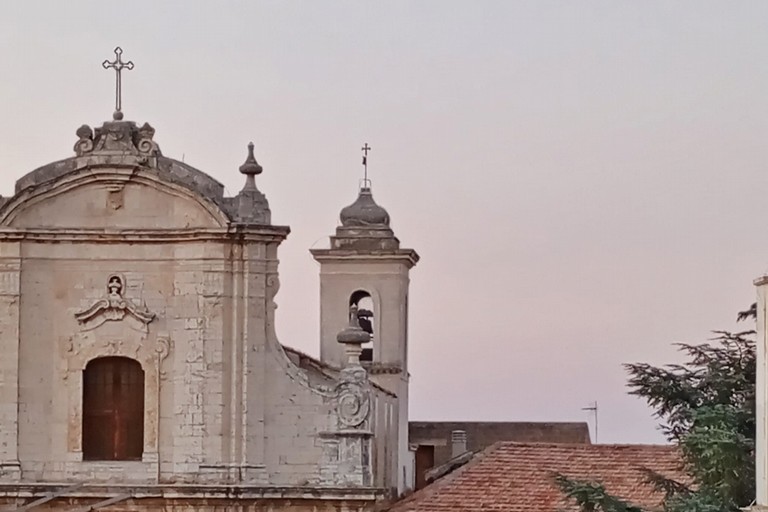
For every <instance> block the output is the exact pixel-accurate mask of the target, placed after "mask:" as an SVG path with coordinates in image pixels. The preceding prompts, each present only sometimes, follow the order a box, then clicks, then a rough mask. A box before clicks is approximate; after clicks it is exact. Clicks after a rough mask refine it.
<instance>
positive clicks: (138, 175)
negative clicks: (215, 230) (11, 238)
mask: <svg viewBox="0 0 768 512" xmlns="http://www.w3.org/2000/svg"><path fill="white" fill-rule="evenodd" d="M229 220H230V219H229V216H228V215H227V214H226V213H225V212H224V211H223V210H222V209H221V208H220V207H219V206H218V205H217V204H216V203H214V202H213V201H211V200H210V199H208V198H207V197H205V196H203V195H202V194H199V193H197V192H196V191H195V190H192V189H190V188H188V187H185V186H183V185H179V184H176V183H173V182H169V181H167V180H165V179H163V176H162V175H161V173H159V172H157V170H155V169H152V168H136V167H131V168H124V167H108V166H107V167H102V168H95V169H94V168H84V169H80V170H74V171H71V172H69V173H67V174H64V175H62V176H60V177H59V178H57V179H53V180H49V181H47V182H45V183H43V184H41V185H39V186H32V187H27V188H25V189H24V190H22V191H20V192H19V193H17V194H16V195H15V196H14V197H12V198H11V199H9V200H8V201H7V202H6V203H5V204H4V205H3V207H2V208H0V225H2V226H9V227H18V228H84V229H99V228H104V229H182V228H211V227H225V226H226V225H227V224H228V223H229Z"/></svg>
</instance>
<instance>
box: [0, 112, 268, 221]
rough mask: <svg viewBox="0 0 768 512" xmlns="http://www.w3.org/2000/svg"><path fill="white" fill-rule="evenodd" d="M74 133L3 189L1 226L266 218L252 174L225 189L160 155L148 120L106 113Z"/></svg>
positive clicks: (259, 168)
mask: <svg viewBox="0 0 768 512" xmlns="http://www.w3.org/2000/svg"><path fill="white" fill-rule="evenodd" d="M76 133H77V137H78V140H77V142H76V143H75V145H74V151H75V155H76V156H74V157H71V158H67V159H65V160H60V161H58V162H53V163H50V164H48V165H45V166H43V167H40V168H38V169H35V170H34V171H32V172H30V173H28V174H26V175H25V176H23V177H22V178H21V179H19V180H18V181H17V182H16V194H15V195H14V196H13V197H11V198H3V197H0V226H8V227H21V228H59V227H61V228H86V229H88V228H91V229H100V228H105V229H106V228H114V229H182V228H184V229H188V228H213V227H227V226H229V225H230V224H238V225H247V226H271V212H270V210H269V204H268V202H267V199H266V197H265V196H264V194H262V193H261V192H260V191H259V190H258V189H257V188H256V186H255V182H254V179H253V176H251V175H249V176H248V179H247V181H246V186H245V188H243V190H242V191H241V192H240V193H239V194H237V195H236V196H234V197H225V196H224V186H223V185H222V184H221V183H219V182H218V181H216V180H215V179H213V178H212V177H211V176H209V175H207V174H206V173H204V172H202V171H200V170H198V169H195V168H194V167H191V166H189V165H187V164H185V163H184V162H179V161H177V160H174V159H172V158H167V157H165V156H163V154H162V153H161V152H160V148H159V146H158V145H157V143H156V142H155V141H154V134H155V130H154V128H152V127H151V126H150V125H149V124H147V123H144V125H142V126H141V127H139V126H138V125H137V124H136V123H134V122H132V121H111V122H106V123H104V124H103V125H102V126H100V127H98V128H96V129H95V130H94V129H91V128H90V127H89V126H87V125H83V126H81V127H80V128H79V129H78V130H77V132H76ZM252 151H253V149H252V147H251V153H250V157H249V158H251V159H253V154H252ZM254 163H255V160H254ZM246 167H247V166H246ZM249 169H250V167H247V169H246V170H245V171H244V170H243V168H241V172H242V173H244V174H249ZM258 171H259V172H261V167H260V166H259V167H258Z"/></svg>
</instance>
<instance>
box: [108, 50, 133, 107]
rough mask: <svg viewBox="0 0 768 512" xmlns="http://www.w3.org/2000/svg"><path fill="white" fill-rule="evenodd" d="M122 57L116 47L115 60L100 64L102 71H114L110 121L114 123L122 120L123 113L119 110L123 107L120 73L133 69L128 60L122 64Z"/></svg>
mask: <svg viewBox="0 0 768 512" xmlns="http://www.w3.org/2000/svg"><path fill="white" fill-rule="evenodd" d="M122 55H123V49H122V48H120V47H119V46H118V47H117V48H115V60H113V61H112V62H109V60H105V61H104V62H102V63H101V65H102V67H104V69H110V68H111V69H114V70H115V113H114V114H112V119H114V120H115V121H119V120H121V119H122V118H123V113H122V112H121V110H120V109H121V107H122V106H123V87H122V81H121V77H120V73H121V72H122V71H123V69H127V70H129V71H130V70H131V69H133V61H130V60H129V61H128V62H123V59H122V58H121V56H122Z"/></svg>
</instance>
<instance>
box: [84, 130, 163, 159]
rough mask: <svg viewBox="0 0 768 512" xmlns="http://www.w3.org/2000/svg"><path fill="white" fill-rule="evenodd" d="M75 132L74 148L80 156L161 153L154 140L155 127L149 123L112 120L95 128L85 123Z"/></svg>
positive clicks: (149, 154) (147, 155) (150, 154)
mask: <svg viewBox="0 0 768 512" xmlns="http://www.w3.org/2000/svg"><path fill="white" fill-rule="evenodd" d="M75 133H76V135H77V139H78V140H77V142H75V146H74V150H75V154H76V155H77V156H80V157H82V156H87V155H90V154H103V155H110V154H115V155H116V154H129V155H134V156H143V157H151V156H158V155H160V154H161V153H160V148H159V147H158V145H157V143H156V142H155V141H154V136H155V129H154V128H153V127H152V126H150V124H149V123H144V124H143V125H142V126H141V127H138V126H137V125H136V123H134V122H132V121H112V122H107V123H104V125H102V126H100V127H98V128H96V129H95V130H93V129H92V128H91V127H90V126H88V125H86V124H84V125H82V126H81V127H80V128H78V129H77V132H75Z"/></svg>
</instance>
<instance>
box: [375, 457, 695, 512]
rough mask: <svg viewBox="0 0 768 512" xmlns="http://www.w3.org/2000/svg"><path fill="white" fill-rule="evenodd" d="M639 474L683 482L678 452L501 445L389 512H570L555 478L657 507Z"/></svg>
mask: <svg viewBox="0 0 768 512" xmlns="http://www.w3.org/2000/svg"><path fill="white" fill-rule="evenodd" d="M643 469H649V470H651V471H654V472H656V473H659V474H661V475H664V476H666V477H668V478H673V479H675V480H678V481H683V482H685V481H687V480H688V479H687V477H686V475H685V473H684V471H682V470H681V458H680V453H679V451H678V450H677V449H676V448H675V447H673V446H658V445H587V444H549V443H511V442H500V443H496V444H494V445H493V446H491V447H489V448H488V449H487V450H485V451H484V452H482V453H480V454H478V455H477V456H475V458H474V459H473V460H472V461H470V462H469V463H468V464H467V465H465V466H463V467H461V468H459V469H457V470H456V471H454V472H453V473H450V474H449V475H447V476H445V477H443V478H441V479H440V480H437V481H436V482H435V483H433V484H431V485H428V486H427V487H425V488H424V489H421V490H419V491H417V492H415V493H414V494H412V495H410V496H408V497H406V498H404V499H403V500H401V501H399V502H396V503H394V504H393V505H392V506H391V507H390V508H389V509H388V510H389V511H390V512H481V511H482V512H490V511H499V512H500V511H504V512H555V511H558V510H573V509H574V507H573V506H570V507H569V506H568V504H567V503H566V502H565V501H564V499H563V494H562V492H561V491H560V489H559V488H558V487H557V485H556V483H555V481H554V476H555V475H556V474H562V475H565V476H566V477H568V478H570V479H572V480H577V481H584V482H593V483H601V484H603V485H604V486H605V488H606V490H607V491H608V492H609V493H611V494H613V495H614V496H616V497H619V498H622V499H624V500H626V501H628V502H630V503H632V504H634V505H638V506H641V507H647V508H655V507H657V506H658V505H659V504H660V502H661V499H662V497H663V496H662V495H661V494H659V493H657V492H656V491H655V490H654V488H653V486H652V485H651V484H649V483H647V476H646V473H645V472H644V471H643Z"/></svg>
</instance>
